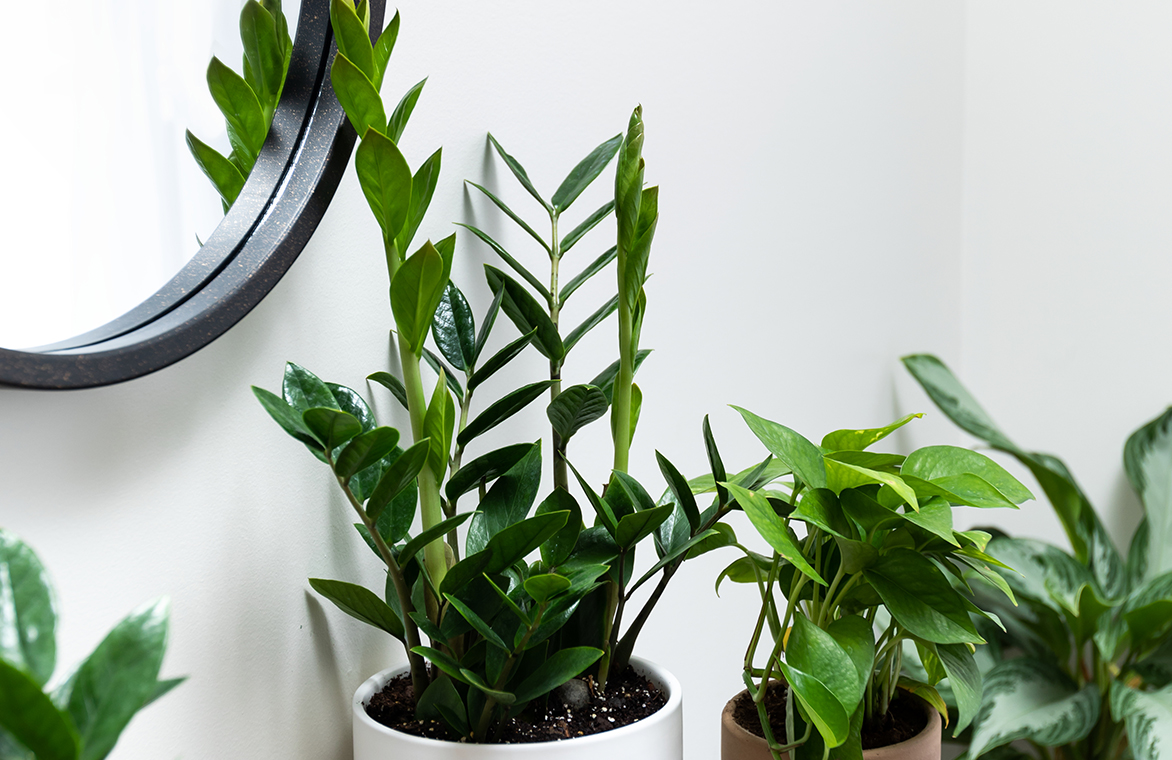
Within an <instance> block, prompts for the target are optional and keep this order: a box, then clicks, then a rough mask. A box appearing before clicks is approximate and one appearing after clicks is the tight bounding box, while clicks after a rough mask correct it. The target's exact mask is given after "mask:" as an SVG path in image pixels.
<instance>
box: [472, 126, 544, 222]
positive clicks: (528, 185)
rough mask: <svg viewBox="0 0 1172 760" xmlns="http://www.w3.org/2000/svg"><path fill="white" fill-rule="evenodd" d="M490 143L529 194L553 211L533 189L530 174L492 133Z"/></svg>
mask: <svg viewBox="0 0 1172 760" xmlns="http://www.w3.org/2000/svg"><path fill="white" fill-rule="evenodd" d="M488 141H489V142H491V143H492V147H494V148H496V152H497V154H499V155H500V157H501V159H502V160H503V161H504V162H505V166H507V167H509V171H511V172H512V173H513V176H514V177H516V178H517V181H518V182H520V183H521V186H522V187H524V188H525V189H526V190H528V191H529V194H530V195H532V196H533V197H534V198H536V199H537V202H538V203H540V204H541V205H542V206H543V207H544V208H545V209H546V210H547V211H553V210H554V209H553V207H552V206H550V205H549V204H548V203H546V202H545V200H544V199H543V198H542V197H541V195H539V194H538V192H537V188H535V187H533V183H532V182H531V181H530V180H529V174H528V173H527V172H526V171H525V167H523V166H521V164H520V162H518V161H517V159H515V158H513V157H512V156H510V155H509V154H508V153H506V152H505V149H504V148H502V147H501V144H500V143H499V142H497V141H496V138H495V137H493V136H492V134H491V133H490V134H489V135H488Z"/></svg>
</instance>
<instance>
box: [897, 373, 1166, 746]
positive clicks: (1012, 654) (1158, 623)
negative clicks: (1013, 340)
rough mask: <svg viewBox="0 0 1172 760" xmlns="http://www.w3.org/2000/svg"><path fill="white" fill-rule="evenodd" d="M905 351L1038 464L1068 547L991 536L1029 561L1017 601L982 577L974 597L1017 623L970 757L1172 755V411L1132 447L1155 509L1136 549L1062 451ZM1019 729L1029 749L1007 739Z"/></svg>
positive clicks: (1130, 469)
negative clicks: (1045, 445) (1027, 444)
mask: <svg viewBox="0 0 1172 760" xmlns="http://www.w3.org/2000/svg"><path fill="white" fill-rule="evenodd" d="M903 361H904V364H905V366H906V367H907V368H908V370H909V371H910V372H911V373H912V375H913V376H914V377H915V378H916V380H917V381H919V383H920V385H921V386H922V387H923V388H924V390H925V391H926V392H927V393H928V396H929V397H930V398H931V399H932V401H933V402H935V403H936V405H937V406H938V407H939V408H940V410H941V411H942V412H944V414H945V415H947V416H948V418H949V419H951V420H952V421H953V422H954V423H956V425H957V426H959V427H960V428H961V429H963V430H965V431H966V432H968V433H970V434H971V435H974V436H976V437H977V438H979V439H981V440H983V441H984V442H985V443H987V444H988V445H989V446H991V447H992V448H994V449H996V450H998V451H1001V452H1004V453H1006V454H1008V455H1010V456H1012V457H1014V458H1015V459H1016V460H1017V461H1019V462H1020V463H1021V464H1023V465H1024V466H1025V467H1026V468H1028V469H1029V471H1030V473H1031V474H1032V475H1033V476H1034V477H1035V478H1036V479H1037V481H1038V484H1039V485H1040V486H1041V488H1042V490H1043V491H1044V492H1045V493H1046V496H1047V497H1048V498H1049V500H1050V504H1051V505H1052V506H1053V508H1054V511H1055V513H1056V514H1057V516H1058V519H1059V521H1060V522H1061V523H1062V526H1063V528H1064V529H1065V532H1066V535H1067V539H1068V540H1069V542H1070V546H1071V550H1069V551H1068V550H1066V549H1065V548H1061V547H1058V546H1055V545H1053V544H1050V543H1048V542H1045V541H1038V540H1033V539H1022V538H1011V537H1009V536H1006V535H1005V534H1003V533H1000V532H999V531H998V532H997V533H998V535H997V536H996V537H995V538H993V540H992V541H990V543H989V546H988V552H989V554H990V555H992V556H994V557H996V558H998V559H999V560H1001V561H1003V562H1004V563H1006V564H1009V565H1011V566H1012V567H1014V568H1015V569H1016V570H1017V571H1018V572H1017V573H1010V572H1007V571H1004V570H999V572H1000V573H1001V575H1002V576H1003V579H1004V581H1005V582H1006V583H1008V585H1009V586H1010V587H1011V588H1012V589H1013V591H1014V592H1015V594H1016V596H1017V599H1018V601H1019V605H1018V606H1016V607H1013V606H1008V605H1004V604H1002V603H1001V602H1000V600H998V599H996V597H995V596H991V595H990V593H989V587H988V586H987V585H984V584H976V583H974V584H973V587H972V599H973V600H974V601H975V602H976V603H977V604H982V605H983V604H986V603H988V604H989V605H990V609H992V610H994V611H995V612H996V613H997V614H998V615H999V616H1000V618H1001V619H1002V620H1003V621H1004V623H1005V628H1006V629H1007V630H1006V632H1004V633H1000V632H999V633H1000V635H999V642H998V643H999V644H1000V647H1001V650H1002V652H1003V653H1004V654H1005V657H1004V659H1003V660H1001V661H992V662H990V663H989V666H990V669H989V671H988V672H987V673H986V674H985V689H984V694H983V697H982V699H981V710H980V715H979V717H978V718H977V719H976V721H975V722H974V724H973V729H972V732H971V736H970V737H969V743H970V746H969V751H968V756H969V757H971V758H974V760H975V758H977V757H980V756H982V755H987V756H989V757H993V756H996V757H998V758H1002V759H1004V760H1017V759H1019V758H1029V757H1036V758H1038V759H1039V760H1058V759H1059V758H1061V759H1062V760H1076V759H1077V760H1120V758H1124V757H1129V756H1130V757H1132V758H1135V760H1156V759H1157V758H1163V759H1164V760H1168V758H1172V643H1170V642H1172V638H1170V637H1169V633H1170V632H1172V548H1170V547H1172V492H1170V491H1169V489H1168V483H1169V482H1172V410H1169V411H1166V412H1164V413H1163V414H1162V415H1160V416H1159V417H1157V418H1156V419H1154V420H1152V421H1151V422H1149V423H1147V424H1146V425H1144V426H1142V427H1141V428H1139V429H1138V430H1136V431H1135V432H1134V433H1133V434H1132V435H1131V436H1130V437H1129V438H1128V439H1127V443H1126V445H1125V446H1124V450H1123V464H1124V470H1125V472H1126V473H1127V477H1128V480H1129V481H1130V483H1131V485H1132V487H1133V488H1134V489H1135V492H1136V494H1137V495H1138V496H1139V498H1140V501H1142V503H1143V506H1144V512H1145V517H1144V520H1143V521H1142V522H1141V523H1140V526H1139V528H1138V529H1137V530H1136V532H1135V534H1134V536H1133V538H1132V541H1131V545H1130V549H1129V551H1128V554H1127V556H1126V559H1125V558H1124V557H1123V555H1121V554H1120V552H1119V551H1118V549H1117V548H1116V547H1115V544H1114V543H1113V542H1112V540H1111V539H1110V537H1109V536H1108V534H1107V531H1106V530H1105V529H1104V527H1103V524H1102V521H1101V520H1100V518H1099V516H1098V514H1097V513H1096V511H1095V509H1094V507H1093V506H1092V505H1091V502H1090V501H1089V500H1088V499H1087V497H1086V495H1085V494H1084V493H1083V491H1082V489H1081V488H1080V487H1079V485H1078V483H1077V482H1076V481H1075V479H1074V476H1073V475H1072V474H1071V473H1070V470H1069V469H1067V467H1066V465H1065V464H1064V463H1063V462H1062V460H1060V459H1059V458H1057V457H1055V456H1052V455H1049V454H1040V453H1036V452H1030V451H1028V450H1025V449H1022V448H1020V447H1019V446H1017V445H1016V444H1015V443H1013V442H1012V441H1011V440H1010V439H1009V437H1008V436H1006V435H1005V433H1003V432H1002V430H1001V428H999V427H998V426H997V425H996V423H994V421H993V419H992V418H991V417H990V416H989V414H988V413H987V412H986V411H985V410H984V409H983V408H982V407H981V406H980V404H978V403H977V401H976V400H975V399H974V398H973V396H972V394H970V393H969V392H968V390H967V389H966V388H965V387H964V386H963V385H961V383H960V382H959V381H958V380H957V378H956V377H955V376H954V375H953V374H952V372H951V371H950V370H949V369H948V367H947V366H945V364H944V363H943V362H941V361H940V360H939V359H937V358H936V357H934V356H930V355H923V354H921V355H915V356H908V357H905V358H904V360H903ZM990 580H993V581H995V580H996V579H990ZM1017 740H1022V741H1024V742H1025V743H1026V746H1027V748H1028V751H1025V750H1023V749H1019V748H1018V747H1019V746H1021V745H1014V746H1010V742H1015V741H1017Z"/></svg>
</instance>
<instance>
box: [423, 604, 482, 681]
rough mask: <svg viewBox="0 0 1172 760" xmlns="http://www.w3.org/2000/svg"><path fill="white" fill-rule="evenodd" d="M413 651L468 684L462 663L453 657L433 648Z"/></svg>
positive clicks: (452, 676)
mask: <svg viewBox="0 0 1172 760" xmlns="http://www.w3.org/2000/svg"><path fill="white" fill-rule="evenodd" d="M445 582H446V581H445ZM411 651H412V652H413V653H414V654H417V655H419V656H420V657H426V658H427V661H428V662H430V663H431V664H432V665H435V666H436V667H437V668H439V669H440V670H441V671H443V672H444V673H447V674H448V676H450V677H451V678H454V679H455V680H457V681H459V682H460V683H468V678H467V676H465V675H464V673H463V672H462V669H461V668H460V663H459V662H457V661H456V660H454V659H452V657H451V656H449V655H446V654H444V653H443V652H441V651H439V650H438V649H432V648H431V647H415V648H414V649H412V650H411Z"/></svg>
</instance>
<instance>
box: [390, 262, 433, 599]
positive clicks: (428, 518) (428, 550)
mask: <svg viewBox="0 0 1172 760" xmlns="http://www.w3.org/2000/svg"><path fill="white" fill-rule="evenodd" d="M386 247H387V269H388V272H389V274H390V278H391V281H394V279H395V274H396V273H397V272H398V271H399V266H400V264H401V263H402V262H401V261H400V260H399V252H398V250H397V249H396V247H395V244H394V241H386ZM396 343H397V344H398V346H399V361H400V363H401V364H402V365H403V387H404V388H405V389H406V391H407V411H408V413H409V415H410V417H411V435H412V439H413V440H415V441H422V440H423V439H424V438H426V437H427V436H426V435H425V434H424V432H423V420H424V417H425V416H426V415H427V395H426V393H425V391H424V390H423V378H422V376H421V375H420V373H419V364H420V362H421V361H422V358H421V357H420V356H419V355H418V354H416V353H415V352H414V351H412V350H411V346H410V345H408V344H407V341H406V340H404V338H403V336H401V335H396ZM442 476H443V473H439V474H438V475H437V473H434V472H432V470H431V467H430V466H428V465H424V467H423V469H421V470H420V471H419V475H418V482H419V507H420V512H421V513H422V516H423V529H424V530H427V529H429V528H431V527H432V526H435V525H438V524H439V523H441V522H442V521H443V519H444V514H443V507H442V506H441V503H440V494H439V479H440V478H441V477H442ZM423 563H424V565H426V567H427V572H428V574H429V575H430V576H431V580H432V583H433V584H434V585H435V587H436V588H439V587H440V584H441V583H443V580H444V576H445V575H447V572H448V561H447V557H446V556H445V555H444V545H443V540H442V539H436V540H435V541H432V542H431V543H429V544H428V545H427V546H425V547H424V548H423ZM425 585H426V584H425ZM426 597H427V616H428V618H430V619H431V620H433V621H436V620H438V616H439V601H438V600H437V599H435V597H434V595H433V594H431V593H430V589H428V593H427V594H426Z"/></svg>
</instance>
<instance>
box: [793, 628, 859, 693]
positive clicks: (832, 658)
mask: <svg viewBox="0 0 1172 760" xmlns="http://www.w3.org/2000/svg"><path fill="white" fill-rule="evenodd" d="M793 620H794V623H793V629H792V630H791V631H790V633H789V639H788V640H787V643H786V647H785V661H786V662H787V663H788V664H789V665H790V666H791V667H794V668H797V669H798V670H801V671H802V672H804V673H810V674H814V673H817V674H818V675H817V678H818V680H819V681H820V682H821V683H822V685H823V686H825V687H826V688H827V689H829V690H830V693H831V694H833V695H834V697H835V699H837V700H838V702H839V704H841V705H842V707H843V711H844V712H845V713H846V714H847V715H850V714H852V713H854V711H855V708H856V707H857V706H858V704H859V700H860V699H862V698H863V689H864V688H865V687H866V682H865V681H861V680H860V679H859V673H858V670H856V668H855V663H854V660H853V659H852V658H851V657H850V655H848V654H847V652H846V650H845V649H843V648H842V646H840V645H839V643H838V641H836V640H835V638H834V637H833V636H831V635H830V634H829V633H827V632H826V631H824V630H822V629H821V628H819V627H818V626H816V625H814V624H813V623H811V622H810V621H809V619H808V618H806V616H805V615H795V616H794V619H793Z"/></svg>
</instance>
